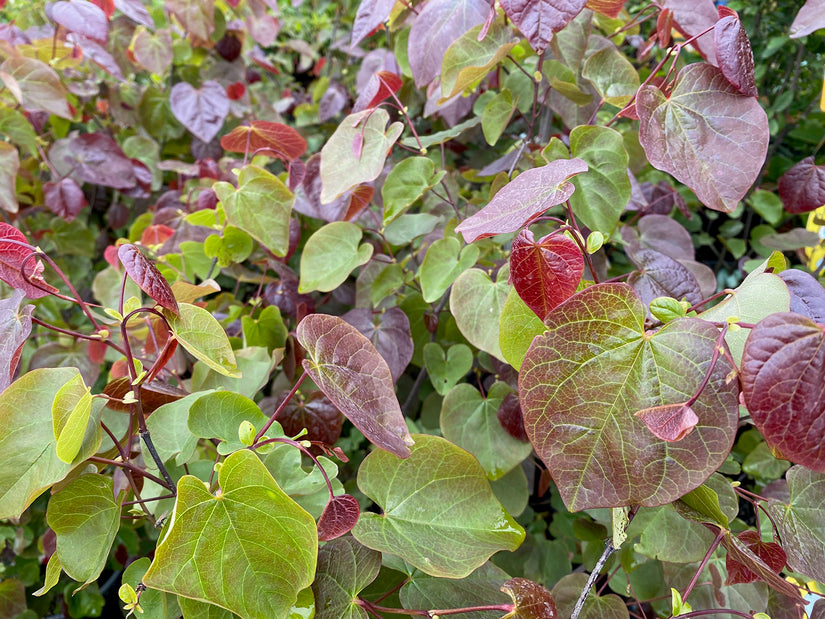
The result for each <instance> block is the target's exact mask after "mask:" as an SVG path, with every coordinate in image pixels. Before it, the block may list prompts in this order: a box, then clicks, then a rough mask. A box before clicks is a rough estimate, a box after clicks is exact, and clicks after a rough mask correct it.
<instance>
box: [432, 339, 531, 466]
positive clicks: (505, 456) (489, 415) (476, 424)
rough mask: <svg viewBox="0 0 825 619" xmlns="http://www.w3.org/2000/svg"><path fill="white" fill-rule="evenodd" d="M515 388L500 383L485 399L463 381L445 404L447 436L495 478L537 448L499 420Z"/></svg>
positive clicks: (443, 416) (443, 414)
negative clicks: (507, 398)
mask: <svg viewBox="0 0 825 619" xmlns="http://www.w3.org/2000/svg"><path fill="white" fill-rule="evenodd" d="M425 355H426V352H425ZM511 391H512V389H511V388H510V387H509V386H508V385H507V384H506V383H503V382H496V383H495V384H494V385H493V386H492V387H490V390H489V392H488V393H487V397H486V398H485V397H483V396H482V395H481V394H480V393H479V392H478V390H477V389H476V388H475V387H473V386H472V385H470V384H469V383H462V384H460V385H457V386H455V387H454V388H453V389H451V390H450V392H449V393H448V394H447V396H446V397H445V398H444V401H443V402H442V404H441V423H440V425H441V432H442V433H443V435H444V438H446V439H447V440H448V441H451V442H453V443H455V444H456V445H458V446H459V447H461V448H462V449H466V450H467V451H469V452H470V453H471V454H473V455H474V456H475V457H476V458H478V461H479V463H480V464H481V467H482V468H483V469H484V471H485V472H486V473H487V477H488V479H490V480H491V481H494V480H496V479H499V478H501V477H502V476H503V475H506V474H507V473H508V472H510V471H511V470H512V469H513V468H515V467H516V466H518V465H519V464H521V461H522V460H524V459H525V458H526V457H527V456H529V455H530V454H531V453H532V451H533V446H532V445H531V444H530V443H525V442H523V441H520V440H518V439H516V438H513V437H512V436H510V434H508V433H507V431H506V430H505V429H504V427H502V425H501V423H500V422H499V420H498V415H497V413H498V408H499V406H501V403H502V402H503V401H504V396H506V395H507V394H508V393H510V392H511Z"/></svg>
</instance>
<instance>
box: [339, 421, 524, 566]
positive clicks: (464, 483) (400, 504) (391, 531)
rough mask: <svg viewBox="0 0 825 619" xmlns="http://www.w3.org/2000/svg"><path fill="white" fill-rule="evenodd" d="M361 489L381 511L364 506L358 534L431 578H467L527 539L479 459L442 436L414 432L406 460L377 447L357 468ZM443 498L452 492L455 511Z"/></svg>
mask: <svg viewBox="0 0 825 619" xmlns="http://www.w3.org/2000/svg"><path fill="white" fill-rule="evenodd" d="M358 488H359V489H360V490H361V491H362V492H363V493H364V494H366V495H367V496H368V497H369V498H371V499H372V500H373V501H375V502H376V503H377V504H378V505H379V507H381V509H383V513H382V514H381V515H378V514H373V513H370V512H362V514H361V518H360V519H359V520H358V524H357V525H355V528H354V529H353V530H352V533H353V535H354V536H355V539H357V540H358V541H359V542H361V543H362V544H364V545H365V546H367V547H369V548H373V549H374V550H379V551H382V552H389V553H392V554H397V555H398V556H400V557H401V558H402V559H404V560H405V561H407V562H408V563H411V564H412V565H414V566H415V567H417V568H418V569H420V570H421V571H423V572H425V573H427V574H430V575H432V576H442V577H446V578H463V577H465V576H467V575H468V574H470V572H472V571H473V570H474V569H476V568H477V567H479V566H480V565H482V564H483V563H484V562H485V561H487V559H488V558H489V557H490V555H492V554H493V553H494V552H498V551H499V550H511V551H512V550H515V549H516V548H518V546H519V545H520V544H521V542H522V540H523V539H524V530H523V529H522V528H521V527H520V526H519V525H518V524H517V523H516V522H515V521H514V520H513V519H512V518H511V517H510V515H509V514H508V513H507V512H506V511H505V510H504V508H503V507H502V506H501V504H500V503H499V502H498V501H497V500H496V499H495V497H494V495H493V491H492V490H491V489H490V484H489V482H488V481H487V476H486V475H485V473H484V470H483V469H482V468H481V465H480V464H479V463H478V461H477V460H476V459H475V458H474V457H473V456H472V455H470V454H469V453H467V452H466V451H464V450H463V449H461V448H459V447H456V446H455V445H453V444H452V443H450V442H449V441H447V440H445V439H443V438H441V437H438V436H428V435H423V434H422V435H415V445H414V446H413V448H412V451H411V455H410V457H409V458H406V459H404V460H401V459H398V458H396V457H394V456H393V455H392V454H389V453H387V452H384V451H373V452H372V453H371V454H369V455H368V456H367V457H366V458H365V459H364V461H363V462H362V463H361V467H360V468H359V469H358ZM444 497H451V499H450V500H451V501H452V507H451V509H448V510H445V509H444Z"/></svg>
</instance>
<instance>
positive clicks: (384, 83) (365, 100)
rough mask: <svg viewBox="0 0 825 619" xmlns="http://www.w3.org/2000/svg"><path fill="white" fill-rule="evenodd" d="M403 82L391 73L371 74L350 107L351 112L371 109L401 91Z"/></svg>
mask: <svg viewBox="0 0 825 619" xmlns="http://www.w3.org/2000/svg"><path fill="white" fill-rule="evenodd" d="M403 84H404V81H403V80H402V79H401V77H399V76H398V75H396V74H395V73H393V72H392V71H378V72H376V73H373V74H372V77H370V79H369V81H368V82H367V85H366V86H364V89H363V90H362V91H361V93H360V94H359V95H358V99H357V100H356V101H355V104H353V106H352V111H353V112H360V111H362V110H367V109H372V108H374V107H375V106H376V105H378V104H379V103H381V102H382V101H383V100H384V99H386V98H387V97H390V96H392V95H394V94H395V93H397V92H398V91H399V90H401V86H402V85H403Z"/></svg>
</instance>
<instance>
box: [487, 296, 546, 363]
mask: <svg viewBox="0 0 825 619" xmlns="http://www.w3.org/2000/svg"><path fill="white" fill-rule="evenodd" d="M542 332H544V323H543V322H542V321H541V319H540V318H539V317H538V316H536V313H535V312H534V311H533V310H531V309H530V308H529V307H527V305H526V304H525V303H524V301H522V299H521V297H520V296H518V293H517V292H516V290H515V288H513V289H511V290H510V292H509V293H508V294H507V299H506V300H505V301H504V307H502V308H501V317H500V318H499V335H498V344H499V346H500V347H501V354H502V355H504V359H505V360H506V361H507V363H509V364H510V365H512V366H513V367H514V368H516V370H521V364H522V361H523V360H524V355H525V354H527V349H528V348H529V347H530V344H531V343H532V342H533V338H534V337H536V336H537V335H539V334H540V333H542Z"/></svg>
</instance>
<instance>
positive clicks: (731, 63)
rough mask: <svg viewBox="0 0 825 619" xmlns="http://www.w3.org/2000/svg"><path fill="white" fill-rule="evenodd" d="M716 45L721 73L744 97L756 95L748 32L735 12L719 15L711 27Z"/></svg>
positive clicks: (717, 60)
mask: <svg viewBox="0 0 825 619" xmlns="http://www.w3.org/2000/svg"><path fill="white" fill-rule="evenodd" d="M713 37H714V43H715V45H716V62H717V63H718V66H719V69H720V70H721V71H722V75H724V76H725V78H727V80H728V81H729V82H730V83H731V85H732V86H733V87H734V88H736V90H738V91H739V92H740V93H741V94H743V95H745V96H746V97H756V96H757V95H758V94H759V93H758V92H757V91H756V81H755V78H754V75H753V52H752V51H751V42H750V40H749V39H748V34H747V33H746V32H745V29H744V28H743V27H742V22H741V21H739V16H738V15H737V14H736V13H733V15H726V16H724V17H722V16H721V13H720V19H719V21H717V22H716V25H715V26H714V27H713Z"/></svg>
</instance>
